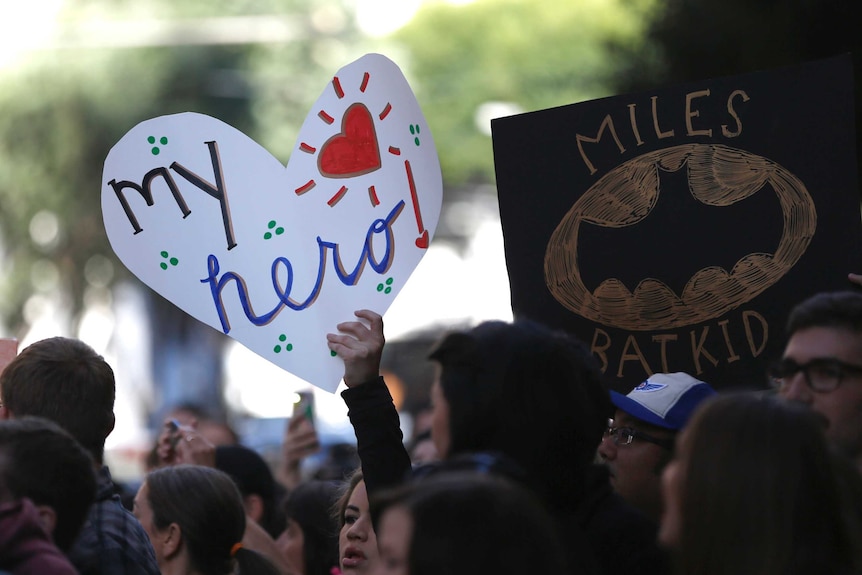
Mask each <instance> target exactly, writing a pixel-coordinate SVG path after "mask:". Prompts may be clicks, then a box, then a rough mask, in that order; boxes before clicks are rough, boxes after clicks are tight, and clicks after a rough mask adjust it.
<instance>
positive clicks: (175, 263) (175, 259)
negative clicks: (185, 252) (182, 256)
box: [171, 258, 180, 266]
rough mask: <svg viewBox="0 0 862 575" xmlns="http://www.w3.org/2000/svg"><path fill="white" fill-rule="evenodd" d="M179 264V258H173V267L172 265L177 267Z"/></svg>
mask: <svg viewBox="0 0 862 575" xmlns="http://www.w3.org/2000/svg"><path fill="white" fill-rule="evenodd" d="M178 263H180V260H178V259H177V258H171V265H172V266H175V265H177V264H178Z"/></svg>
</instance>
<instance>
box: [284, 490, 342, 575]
mask: <svg viewBox="0 0 862 575" xmlns="http://www.w3.org/2000/svg"><path fill="white" fill-rule="evenodd" d="M337 498H338V485H337V484H336V483H333V482H331V481H318V480H311V481H306V482H305V483H301V484H300V485H299V486H297V487H296V488H295V489H293V490H292V491H291V492H290V493H289V494H288V496H287V499H286V500H285V503H284V514H285V516H286V517H287V519H288V520H289V521H296V523H298V524H299V526H300V527H301V528H302V538H303V543H302V554H303V557H304V558H305V573H304V574H303V575H329V574H330V572H331V571H332V568H333V567H335V566H337V565H338V528H337V526H336V522H335V521H334V518H333V517H332V506H333V505H334V504H335V501H336V499H337Z"/></svg>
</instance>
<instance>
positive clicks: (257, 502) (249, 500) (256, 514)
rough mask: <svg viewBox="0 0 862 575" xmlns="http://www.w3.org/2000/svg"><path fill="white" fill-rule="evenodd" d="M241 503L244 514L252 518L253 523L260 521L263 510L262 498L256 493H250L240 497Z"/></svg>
mask: <svg viewBox="0 0 862 575" xmlns="http://www.w3.org/2000/svg"><path fill="white" fill-rule="evenodd" d="M242 503H243V506H244V507H245V514H246V515H248V516H249V517H251V518H252V519H254V521H255V523H260V520H261V519H262V518H263V511H264V505H263V498H262V497H261V496H260V495H258V494H256V493H250V494H249V495H246V496H245V497H243V498H242Z"/></svg>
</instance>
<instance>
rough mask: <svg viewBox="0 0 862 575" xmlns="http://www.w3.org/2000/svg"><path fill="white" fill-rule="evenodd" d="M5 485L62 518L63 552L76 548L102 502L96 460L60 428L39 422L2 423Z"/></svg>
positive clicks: (0, 467)
mask: <svg viewBox="0 0 862 575" xmlns="http://www.w3.org/2000/svg"><path fill="white" fill-rule="evenodd" d="M0 483H2V484H3V486H4V487H5V488H6V490H7V491H8V492H9V495H11V496H12V497H14V498H16V499H17V498H21V497H28V498H29V499H31V500H33V503H35V504H37V505H47V506H48V507H51V508H52V509H53V510H54V513H55V514H56V525H55V526H54V532H53V533H52V537H53V540H54V543H55V544H56V545H57V547H59V548H60V549H61V550H63V551H66V550H68V549H69V548H70V547H71V546H72V543H74V541H75V538H76V537H77V536H78V532H79V531H80V530H81V526H82V525H83V524H84V520H85V519H86V518H87V513H88V511H89V509H90V506H91V505H92V504H93V502H94V501H95V500H96V472H95V469H94V467H93V459H92V457H90V454H89V453H87V451H86V450H84V448H83V447H81V445H80V444H79V443H78V442H77V441H75V440H74V439H73V438H72V436H71V435H69V434H68V433H67V432H66V431H64V430H63V429H62V428H60V426H58V425H57V424H55V423H52V422H50V421H48V420H46V419H40V418H38V417H24V418H21V419H12V420H8V421H2V422H0Z"/></svg>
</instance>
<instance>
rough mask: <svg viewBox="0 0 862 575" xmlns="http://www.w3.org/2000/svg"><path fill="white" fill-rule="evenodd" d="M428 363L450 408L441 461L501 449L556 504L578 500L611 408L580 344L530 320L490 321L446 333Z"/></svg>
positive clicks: (598, 376) (598, 375)
mask: <svg viewBox="0 0 862 575" xmlns="http://www.w3.org/2000/svg"><path fill="white" fill-rule="evenodd" d="M430 358H431V359H433V360H435V361H437V362H438V363H439V364H440V367H441V371H440V380H439V381H440V386H441V388H442V391H443V395H444V396H445V398H446V400H447V402H448V406H449V433H450V445H449V453H447V454H445V456H446V457H452V456H454V455H458V454H461V453H467V452H475V451H495V452H499V453H502V454H504V455H506V456H508V457H509V458H510V459H512V460H513V461H514V462H515V463H516V464H517V465H519V466H520V467H521V468H522V469H524V471H525V472H526V473H528V474H529V475H530V476H531V477H532V479H533V482H534V483H536V482H538V483H536V485H535V486H536V488H537V489H538V491H539V492H540V494H541V495H542V496H543V497H544V498H547V499H548V500H550V501H553V503H554V504H559V503H561V502H563V501H566V500H568V501H567V502H568V503H569V505H566V507H571V504H572V503H575V502H576V499H577V498H579V497H581V496H582V495H581V492H582V489H580V487H579V482H580V481H581V480H582V477H583V470H584V469H585V468H586V467H587V466H588V465H589V464H590V463H591V462H592V460H593V457H594V455H595V450H596V446H597V445H598V444H599V442H600V441H601V438H602V434H603V433H604V429H605V427H606V425H607V418H608V417H609V416H610V415H611V413H612V407H613V406H612V404H611V402H610V398H609V394H608V391H607V389H606V388H605V387H604V385H603V384H602V383H601V374H600V372H599V369H598V366H597V364H596V362H595V360H594V359H593V358H592V356H591V355H590V353H589V350H588V349H587V348H586V346H585V345H584V344H583V343H582V342H580V341H579V340H576V339H574V338H573V337H570V336H568V335H565V334H562V333H558V332H554V331H551V330H550V329H548V328H546V327H544V326H542V325H540V324H537V323H534V322H529V321H517V322H514V323H504V322H499V321H494V322H485V323H482V324H480V325H479V326H477V327H476V328H474V329H472V330H471V331H469V332H458V333H452V334H449V335H448V336H446V337H445V338H444V339H443V340H442V341H441V342H440V343H439V344H438V345H437V346H436V347H435V349H434V350H433V351H432V352H431V354H430ZM441 455H442V454H441Z"/></svg>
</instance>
